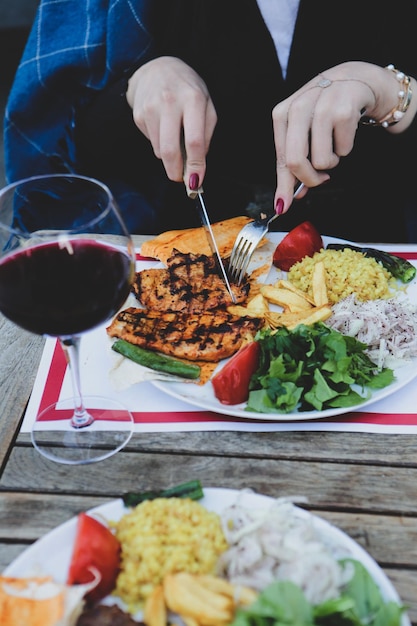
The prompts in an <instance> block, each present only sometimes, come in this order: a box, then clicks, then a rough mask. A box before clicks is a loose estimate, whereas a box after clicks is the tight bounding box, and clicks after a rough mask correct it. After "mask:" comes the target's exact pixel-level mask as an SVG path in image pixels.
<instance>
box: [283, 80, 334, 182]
mask: <svg viewBox="0 0 417 626" xmlns="http://www.w3.org/2000/svg"><path fill="white" fill-rule="evenodd" d="M319 98H320V90H318V89H309V90H307V91H306V92H304V93H302V94H300V95H299V96H298V97H297V98H295V99H294V100H293V101H292V103H291V105H290V108H289V111H288V133H287V146H288V149H287V165H288V167H289V168H290V169H291V171H292V172H293V174H294V175H295V176H296V177H297V178H298V180H301V181H302V182H303V183H304V184H305V185H307V187H316V186H317V185H320V184H321V183H322V182H323V174H322V173H321V170H323V169H325V168H322V167H317V166H316V163H315V162H314V163H313V162H312V150H311V141H312V138H313V126H314V124H315V117H316V106H317V102H318V101H319ZM319 139H320V146H321V147H322V149H323V151H324V152H325V154H326V155H328V156H329V151H330V153H331V154H333V147H332V146H333V139H332V131H331V130H330V135H326V134H325V133H324V132H323V133H320V134H319ZM320 155H321V152H320ZM326 165H327V164H326ZM327 177H328V176H327V175H326V178H327Z"/></svg>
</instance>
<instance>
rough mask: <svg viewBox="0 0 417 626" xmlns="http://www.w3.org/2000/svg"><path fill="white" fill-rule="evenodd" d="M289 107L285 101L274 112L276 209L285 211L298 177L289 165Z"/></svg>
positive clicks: (280, 211)
mask: <svg viewBox="0 0 417 626" xmlns="http://www.w3.org/2000/svg"><path fill="white" fill-rule="evenodd" d="M287 116H288V109H287V106H286V104H285V103H281V105H277V106H276V107H275V108H274V110H273V113H272V120H273V130H274V142H275V153H276V159H277V161H276V173H277V190H276V194H275V199H274V203H275V210H276V211H277V212H279V213H285V212H286V211H287V210H288V208H289V206H290V205H291V202H292V198H293V193H294V186H295V183H296V177H295V176H294V174H293V173H292V172H291V170H290V169H289V168H288V166H287V132H288V120H287Z"/></svg>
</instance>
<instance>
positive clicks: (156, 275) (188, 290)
mask: <svg viewBox="0 0 417 626" xmlns="http://www.w3.org/2000/svg"><path fill="white" fill-rule="evenodd" d="M167 265H168V267H167V268H166V269H149V270H142V271H141V272H137V274H136V278H135V282H134V284H133V287H132V291H133V293H134V294H135V296H136V297H137V299H138V300H139V302H140V303H141V304H142V306H144V307H145V308H147V309H152V310H153V311H181V312H184V313H185V312H187V313H199V312H203V311H211V310H214V309H225V308H226V307H227V306H230V305H231V304H232V302H231V299H230V295H229V293H228V291H227V289H226V286H225V284H224V283H223V280H222V279H221V277H220V276H219V274H218V271H217V267H216V261H215V259H214V257H210V256H206V255H204V254H200V255H196V254H183V253H181V252H178V250H175V251H174V254H173V255H172V256H171V257H170V258H169V259H168V261H167ZM249 287H250V285H249V282H248V281H247V280H246V281H243V282H242V283H241V285H240V286H237V285H236V284H233V283H231V288H232V291H233V294H234V296H235V298H236V303H239V304H240V303H243V302H245V301H246V299H247V296H248V293H249Z"/></svg>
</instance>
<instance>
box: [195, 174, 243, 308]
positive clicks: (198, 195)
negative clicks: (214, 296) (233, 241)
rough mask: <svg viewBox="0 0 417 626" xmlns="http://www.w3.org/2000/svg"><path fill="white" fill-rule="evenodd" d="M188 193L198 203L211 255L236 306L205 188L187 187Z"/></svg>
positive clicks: (196, 204) (198, 210)
mask: <svg viewBox="0 0 417 626" xmlns="http://www.w3.org/2000/svg"><path fill="white" fill-rule="evenodd" d="M187 193H188V196H189V198H192V199H193V200H195V201H196V203H195V206H196V209H197V212H198V214H199V216H200V221H201V223H202V225H203V227H204V230H205V232H206V236H207V240H208V242H209V246H210V250H211V253H212V255H213V256H214V259H215V261H216V265H217V269H218V272H219V275H220V277H221V278H222V279H223V282H224V284H225V285H226V289H227V291H228V293H229V296H230V299H231V300H232V302H233V304H236V298H235V295H234V293H233V291H232V288H231V286H230V282H229V278H228V276H227V272H226V268H225V267H224V263H223V260H222V258H221V256H220V252H219V248H218V246H217V243H216V238H215V236H214V233H213V229H212V227H211V223H210V218H209V215H208V213H207V209H206V205H205V202H204V200H203V188H202V187H199V189H197V191H192V190H191V189H189V188H188V186H187Z"/></svg>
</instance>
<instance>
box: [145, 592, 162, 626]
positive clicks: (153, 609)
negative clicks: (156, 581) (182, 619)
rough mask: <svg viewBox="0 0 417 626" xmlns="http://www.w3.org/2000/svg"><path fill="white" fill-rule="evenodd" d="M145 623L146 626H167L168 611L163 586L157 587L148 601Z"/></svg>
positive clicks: (146, 603)
mask: <svg viewBox="0 0 417 626" xmlns="http://www.w3.org/2000/svg"><path fill="white" fill-rule="evenodd" d="M143 621H144V622H145V624H146V626H166V624H167V609H166V604H165V596H164V588H163V586H162V585H157V586H156V587H155V588H154V589H153V590H152V592H151V594H150V595H149V596H148V598H147V599H146V602H145V606H144V609H143Z"/></svg>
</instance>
